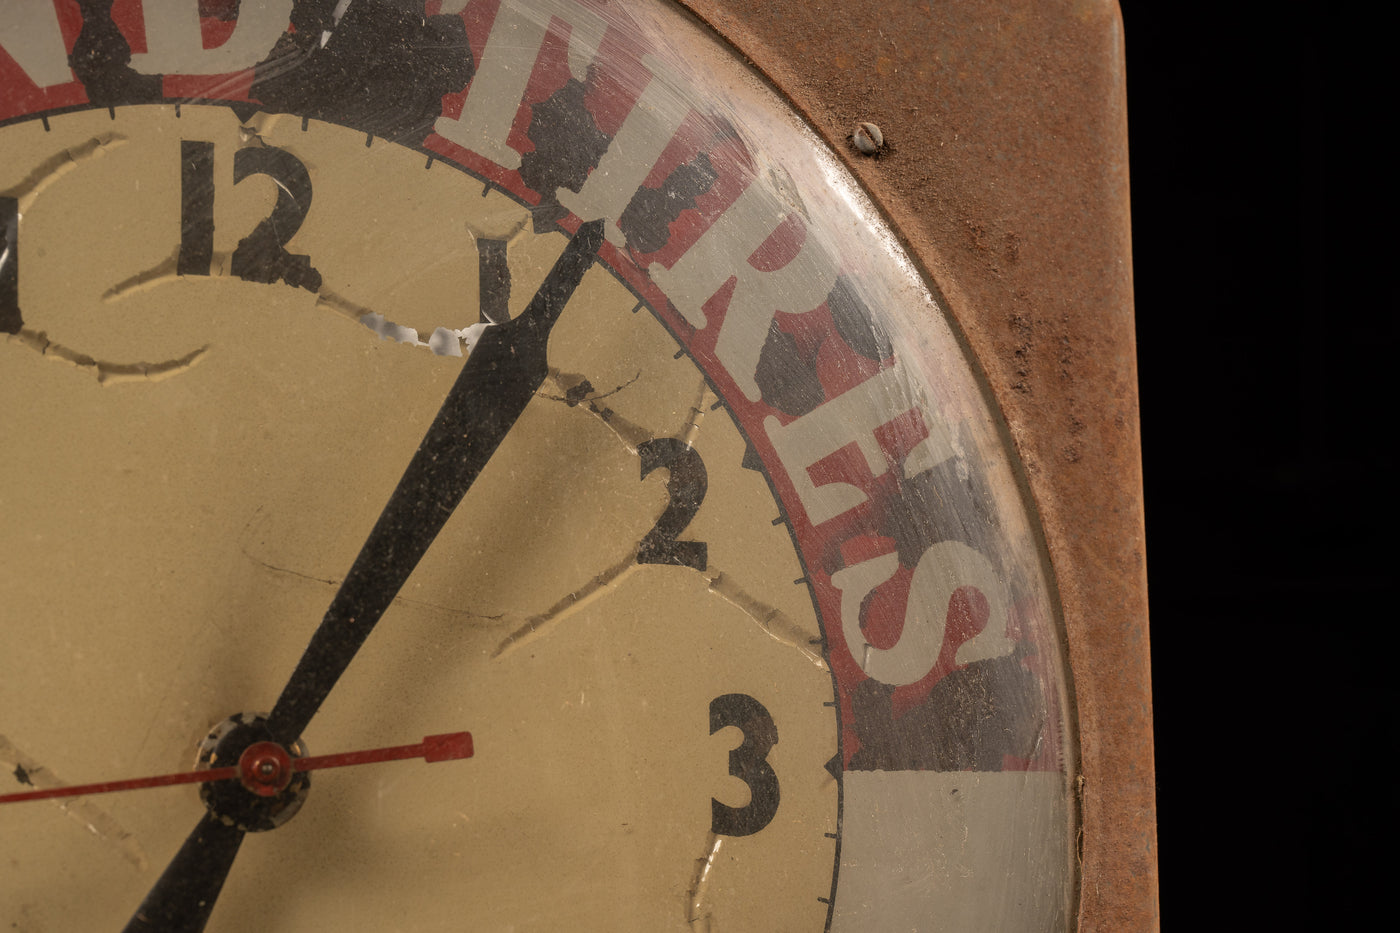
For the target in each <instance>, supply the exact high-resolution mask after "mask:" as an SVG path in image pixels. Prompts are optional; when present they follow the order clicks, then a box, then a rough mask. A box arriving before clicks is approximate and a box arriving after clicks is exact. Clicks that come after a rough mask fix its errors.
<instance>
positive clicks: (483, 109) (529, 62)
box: [433, 0, 607, 168]
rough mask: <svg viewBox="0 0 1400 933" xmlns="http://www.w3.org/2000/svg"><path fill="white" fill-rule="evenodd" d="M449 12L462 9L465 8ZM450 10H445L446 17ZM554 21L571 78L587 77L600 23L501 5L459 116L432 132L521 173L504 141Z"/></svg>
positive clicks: (553, 8)
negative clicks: (559, 23)
mask: <svg viewBox="0 0 1400 933" xmlns="http://www.w3.org/2000/svg"><path fill="white" fill-rule="evenodd" d="M453 6H456V7H457V8H458V9H461V7H462V6H465V4H453ZM449 9H450V8H449V7H448V6H447V5H444V11H447V10H449ZM453 12H455V11H453ZM552 18H558V19H561V20H563V21H564V22H566V23H568V24H569V72H570V73H571V74H572V75H573V76H574V77H575V78H577V79H579V80H580V81H582V80H583V79H584V78H585V77H587V75H588V66H589V65H590V64H591V63H592V62H593V59H594V58H595V57H597V55H598V43H599V42H601V41H602V38H603V32H604V30H606V29H607V23H605V22H604V21H603V19H602V18H601V17H599V16H598V15H596V14H594V13H591V12H589V11H587V10H585V9H583V8H581V7H579V6H576V5H574V4H566V3H561V2H558V0H553V2H537V3H534V4H531V10H524V9H521V8H520V6H519V5H518V4H516V3H514V2H512V0H502V2H501V7H500V9H499V10H498V11H497V12H496V18H495V20H494V21H493V22H492V23H491V33H490V35H488V36H487V37H486V48H485V49H484V50H482V53H481V61H480V62H478V63H477V69H476V77H474V78H473V79H472V83H471V85H470V87H469V88H468V90H467V99H466V101H465V102H464V103H463V104H462V113H461V115H460V116H458V117H457V118H456V119H449V118H448V117H439V118H438V120H437V122H436V123H434V124H433V130H434V131H435V132H436V133H437V134H438V135H439V136H441V137H442V138H443V139H447V140H450V141H452V142H454V143H456V144H457V145H459V146H461V147H463V148H464V149H469V150H471V151H472V152H475V153H476V154H477V155H480V156H483V157H485V158H487V159H490V160H491V161H492V162H495V163H496V164H497V165H499V166H501V167H502V168H519V167H520V153H518V152H516V151H515V150H514V149H512V148H510V146H509V145H507V144H506V137H507V136H508V135H509V134H510V127H511V124H512V123H514V122H515V114H516V112H517V111H519V110H520V102H521V101H522V100H524V98H525V86H526V85H527V84H529V83H530V74H531V72H533V71H534V70H535V60H536V59H538V58H539V56H540V48H541V47H542V46H543V45H544V37H545V33H547V32H548V31H549V23H550V20H551V19H552Z"/></svg>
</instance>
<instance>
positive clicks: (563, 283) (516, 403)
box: [126, 220, 603, 933]
mask: <svg viewBox="0 0 1400 933" xmlns="http://www.w3.org/2000/svg"><path fill="white" fill-rule="evenodd" d="M602 242H603V222H602V221H601V220H598V221H592V222H590V223H586V224H583V225H582V226H580V227H579V229H578V233H576V234H575V235H574V238H573V240H571V241H570V243H569V245H568V246H567V247H566V248H565V250H564V253H563V254H562V255H561V256H560V257H559V260H558V261H557V262H556V263H555V264H554V268H553V269H551V270H550V272H549V275H548V276H547V277H546V278H545V280H544V284H543V285H541V286H540V289H539V291H538V292H536V293H535V296H534V298H533V299H531V301H530V304H529V306H528V307H527V308H526V309H525V310H524V311H523V312H521V314H520V315H519V316H518V317H516V318H515V319H513V320H511V321H509V322H507V323H504V324H498V325H494V326H491V327H488V328H486V330H485V332H484V333H483V334H482V336H481V339H480V341H479V342H478V343H477V345H476V347H475V348H474V349H473V350H472V353H471V355H470V356H469V357H468V358H467V361H466V363H464V364H463V366H462V373H461V375H459V376H458V377H457V381H456V382H455V383H454V384H453V386H452V389H451V391H450V392H448V394H447V399H446V400H445V401H444V402H443V403H442V408H441V409H440V410H439V411H438V413H437V417H435V418H434V419H433V423H432V424H431V425H430V426H429V427H428V433H427V434H426V435H425V436H424V437H423V442H422V443H421V444H419V445H418V450H417V452H416V453H415V454H414V455H413V459H412V460H411V461H410V462H409V464H408V468H407V469H406V470H405V471H404V474H403V478H402V479H400V480H399V484H398V486H397V487H396V488H395V489H394V492H393V494H392V495H391V496H390V497H389V502H388V504H386V505H385V506H384V509H383V511H382V512H380V514H379V519H378V521H376V522H375V525H374V529H373V530H372V531H370V533H369V538H368V539H366V541H365V543H364V546H363V547H362V548H361V549H360V553H359V556H358V557H356V558H355V563H354V564H353V565H352V566H351V568H350V572H349V573H348V574H347V575H346V577H345V580H344V582H342V583H341V585H340V589H339V590H338V591H337V592H336V594H335V597H334V598H333V599H332V600H331V605H330V608H329V609H327V610H326V614H325V617H324V618H323V619H322V620H321V624H320V626H319V627H318V628H317V629H316V632H315V634H313V635H312V636H311V643H310V644H309V645H308V646H307V648H306V651H305V652H304V653H303V654H302V656H301V660H300V661H298V662H297V666H296V670H295V671H293V672H292V676H291V679H290V680H289V681H288V682H287V685H286V687H284V688H283V689H282V694H281V696H279V697H278V699H277V703H276V705H275V706H273V708H272V713H271V714H270V715H269V717H268V720H267V723H266V725H267V730H268V732H270V733H271V736H272V738H273V739H274V740H275V741H277V742H279V743H281V744H282V745H290V744H291V743H293V742H294V741H296V739H298V738H299V737H300V736H301V733H302V730H304V729H305V728H306V726H307V723H309V722H310V721H311V717H312V716H314V715H315V714H316V711H317V710H318V709H319V708H320V706H321V704H322V703H323V702H324V701H325V699H326V697H327V696H328V695H329V694H330V692H331V688H332V687H334V686H335V684H336V681H337V680H339V679H340V675H341V674H343V673H344V672H345V669H346V668H347V667H349V665H350V662H351V661H352V660H353V659H354V657H355V653H356V652H357V651H359V649H360V646H361V645H363V644H364V642H365V639H366V638H368V637H369V633H370V632H371V631H373V630H374V626H375V624H376V623H378V622H379V619H380V617H381V616H383V614H384V611H385V610H386V609H388V608H389V604H390V603H391V602H393V600H394V597H395V596H396V595H398V592H399V589H400V588H401V587H402V586H403V585H404V583H405V582H406V581H407V580H408V577H409V575H410V574H411V573H412V572H413V569H414V568H415V567H416V566H417V565H418V561H419V560H420V559H421V558H422V557H423V555H424V553H426V552H427V550H428V547H429V546H430V545H431V544H432V543H433V539H434V538H436V537H437V534H438V532H439V531H441V530H442V526H443V525H444V524H446V522H447V519H448V517H449V516H451V514H452V511H453V510H454V509H455V508H456V507H457V504H458V503H459V502H461V501H462V497H463V496H464V495H466V492H467V490H468V489H470V488H471V485H472V483H473V482H475V481H476V478H477V476H479V475H480V474H481V471H482V469H483V468H484V467H485V466H486V462H487V461H488V460H489V459H490V458H491V455H492V454H493V453H495V450H496V448H497V447H498V446H499V445H500V443H501V441H502V440H503V439H504V438H505V436H506V434H507V432H509V431H510V429H511V426H512V425H514V424H515V422H516V419H518V418H519V417H520V413H521V412H522V411H524V410H525V406H526V405H527V404H528V403H529V401H530V399H531V398H532V397H533V396H534V394H535V391H536V390H537V389H539V387H540V385H541V384H542V383H543V382H544V378H545V375H546V374H547V373H548V371H549V367H548V362H547V360H546V357H545V346H546V343H547V342H548V340H549V333H550V330H551V329H552V328H553V327H554V323H555V322H556V321H557V320H558V319H559V315H560V313H561V312H563V310H564V306H565V304H567V303H568V301H569V298H570V297H571V296H572V295H573V293H574V290H575V289H576V288H578V285H579V282H580V281H582V279H583V276H584V273H585V272H587V271H588V269H589V267H590V266H591V265H592V264H593V260H594V259H595V258H596V256H597V253H598V248H599V247H600V246H601V245H602ZM242 836H243V833H242V831H241V830H238V829H231V828H229V827H226V826H223V825H221V824H218V822H217V821H212V825H211V820H210V818H209V816H208V815H206V817H205V819H203V820H201V822H200V824H199V826H197V827H196V828H195V831H194V832H193V833H191V834H190V836H189V838H188V839H186V841H185V844H184V846H183V847H182V848H181V849H180V851H179V852H178V853H177V854H176V856H175V858H174V859H173V860H172V861H171V863H170V864H169V865H168V866H167V867H166V869H165V872H164V873H163V874H162V875H161V877H160V879H159V880H158V881H157V882H156V885H155V887H153V888H152V889H151V891H150V893H149V894H147V896H146V900H145V901H143V902H142V904H141V906H140V908H138V909H137V912H136V914H135V916H133V917H132V919H131V922H130V923H129V924H128V925H127V927H126V933H137V931H145V930H160V931H162V933H199V931H200V930H203V929H204V924H205V922H206V921H207V919H208V917H209V911H210V910H212V908H213V902H214V899H215V898H216V897H217V896H218V894H219V890H220V888H222V886H223V883H224V878H225V877H226V876H227V874H228V871H229V868H230V867H231V866H232V864H233V858H234V856H235V855H236V854H237V851H238V844H239V842H240V841H241V840H242Z"/></svg>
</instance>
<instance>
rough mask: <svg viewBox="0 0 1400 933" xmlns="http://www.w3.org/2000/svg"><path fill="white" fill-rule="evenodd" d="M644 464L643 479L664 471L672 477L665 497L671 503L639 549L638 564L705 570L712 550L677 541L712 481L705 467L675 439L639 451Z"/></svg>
mask: <svg viewBox="0 0 1400 933" xmlns="http://www.w3.org/2000/svg"><path fill="white" fill-rule="evenodd" d="M637 453H638V454H640V455H641V460H642V479H646V478H647V476H648V475H649V474H650V473H651V471H652V470H655V469H656V468H657V467H665V468H666V470H667V472H668V473H669V474H670V475H669V477H668V478H667V480H666V494H667V495H668V496H669V497H670V500H671V501H670V503H669V504H668V505H667V506H666V510H665V511H664V512H662V513H661V517H660V518H658V519H657V520H656V525H655V526H653V527H652V529H651V531H649V532H647V536H646V537H645V538H643V539H642V543H641V545H640V546H639V547H638V549H637V563H639V564H676V565H678V566H681V567H691V568H694V569H695V570H704V569H705V567H706V565H707V564H708V562H709V547H708V546H707V545H706V544H705V542H703V541H680V540H677V539H678V538H679V536H680V533H681V532H682V531H685V529H686V526H687V525H689V524H690V520H691V519H693V518H694V517H695V513H696V512H698V511H700V503H701V502H703V501H705V491H706V489H707V488H708V487H709V480H708V478H707V475H706V473H705V463H704V461H703V460H701V459H700V455H699V454H698V453H696V452H695V448H694V447H691V446H690V445H689V444H687V443H686V442H685V441H682V440H678V439H676V438H674V437H655V438H652V439H651V440H649V441H646V442H645V443H643V444H640V445H639V446H638V447H637Z"/></svg>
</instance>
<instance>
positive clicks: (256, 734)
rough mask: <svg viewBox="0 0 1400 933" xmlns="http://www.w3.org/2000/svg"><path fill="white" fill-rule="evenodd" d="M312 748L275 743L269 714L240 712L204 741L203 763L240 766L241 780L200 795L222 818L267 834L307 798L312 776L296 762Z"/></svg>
mask: <svg viewBox="0 0 1400 933" xmlns="http://www.w3.org/2000/svg"><path fill="white" fill-rule="evenodd" d="M305 755H306V746H305V745H304V744H303V743H302V742H300V741H297V742H294V743H293V744H292V746H291V747H290V748H287V747H285V746H283V745H280V744H278V743H277V742H275V741H273V739H272V735H271V733H270V732H269V730H268V728H267V717H266V716H265V715H263V714H259V713H236V714H234V715H233V716H230V717H229V718H228V719H225V720H224V721H223V722H221V723H219V724H218V725H216V726H215V727H214V728H213V729H212V730H210V732H209V734H208V735H206V736H205V737H204V739H203V740H202V741H201V742H200V743H199V753H198V760H197V767H199V768H222V767H227V766H229V765H232V764H236V765H237V766H238V778H237V779H236V780H227V781H210V782H208V783H205V784H202V785H200V789H199V796H200V799H201V800H203V801H204V805H205V806H206V807H208V808H209V812H210V813H212V814H213V815H214V816H215V817H217V818H218V819H219V820H220V821H221V822H223V823H225V824H226V825H229V826H236V827H238V828H239V829H241V830H244V831H245V832H264V831H266V830H269V829H276V828H277V827H278V826H281V825H282V824H283V823H286V822H287V821H288V820H290V819H291V818H292V817H293V816H295V815H296V814H297V811H299V810H300V809H301V806H302V804H303V803H305V801H306V795H307V792H308V791H309V789H310V786H311V776H310V775H309V774H308V773H307V772H305V771H301V772H298V771H294V770H293V767H292V762H293V760H294V759H296V758H301V757H304V756H305Z"/></svg>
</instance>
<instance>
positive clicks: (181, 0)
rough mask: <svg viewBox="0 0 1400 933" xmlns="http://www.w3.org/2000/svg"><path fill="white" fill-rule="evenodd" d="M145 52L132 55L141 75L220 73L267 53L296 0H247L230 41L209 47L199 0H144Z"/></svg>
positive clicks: (249, 63) (249, 64) (253, 62)
mask: <svg viewBox="0 0 1400 933" xmlns="http://www.w3.org/2000/svg"><path fill="white" fill-rule="evenodd" d="M144 6H145V18H146V52H145V53H144V54H136V55H132V56H131V67H132V68H134V69H135V70H137V71H139V72H141V73H142V74H148V75H158V74H184V75H217V74H225V73H228V72H231V71H242V70H244V69H245V68H252V67H253V66H254V65H256V64H257V63H258V62H260V61H262V60H263V59H264V58H267V55H268V53H269V52H271V51H272V47H273V46H274V45H276V44H277V40H278V39H280V38H282V33H284V32H286V31H287V26H288V24H289V23H290V21H291V16H292V0H243V2H242V3H240V4H239V6H238V25H236V26H235V27H234V30H233V32H232V33H231V34H230V35H229V37H228V41H226V42H225V43H224V44H223V45H221V46H219V47H218V48H216V49H206V48H205V47H204V38H203V36H202V35H201V34H200V31H199V4H198V2H196V0H145V4H144Z"/></svg>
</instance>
